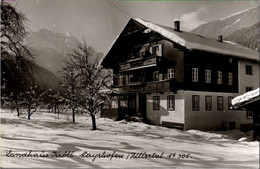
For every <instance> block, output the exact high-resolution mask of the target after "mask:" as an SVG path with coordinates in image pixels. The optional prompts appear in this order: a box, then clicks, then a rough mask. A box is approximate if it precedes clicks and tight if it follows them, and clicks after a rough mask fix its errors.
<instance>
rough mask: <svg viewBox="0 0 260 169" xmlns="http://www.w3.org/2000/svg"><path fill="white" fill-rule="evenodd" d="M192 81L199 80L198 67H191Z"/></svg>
mask: <svg viewBox="0 0 260 169" xmlns="http://www.w3.org/2000/svg"><path fill="white" fill-rule="evenodd" d="M191 76H192V77H191V78H192V79H191V80H192V82H198V81H199V69H198V68H192V75H191Z"/></svg>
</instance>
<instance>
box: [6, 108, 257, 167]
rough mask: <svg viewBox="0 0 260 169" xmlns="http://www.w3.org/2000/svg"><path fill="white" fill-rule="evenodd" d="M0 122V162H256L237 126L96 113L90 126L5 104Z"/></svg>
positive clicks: (170, 164)
mask: <svg viewBox="0 0 260 169" xmlns="http://www.w3.org/2000/svg"><path fill="white" fill-rule="evenodd" d="M1 123H2V125H1V128H2V136H1V137H2V139H1V144H2V146H1V152H2V153H1V154H2V166H3V167H4V168H7V167H12V168H14V167H19V168H21V167H23V168H36V167H37V168H56V167H57V168H66V167H68V168H78V167H81V168H122V167H124V168H137V167H138V168H140V167H142V168H144V167H147V168H151V167H157V168H158V167H164V168H166V167H167V168H170V167H181V168H182V167H187V168H195V167H196V168H201V167H208V168H213V167H215V168H259V142H252V141H251V142H247V141H243V140H245V138H242V139H240V138H241V137H245V136H246V134H244V133H242V132H240V131H237V130H234V131H227V132H217V133H216V132H215V133H212V132H210V133H209V132H201V131H198V130H190V131H186V132H183V131H180V130H176V129H169V128H164V127H160V126H152V125H147V124H143V123H138V122H127V123H126V122H125V121H112V120H110V119H104V118H97V127H98V130H97V131H91V119H90V118H89V117H87V116H79V115H78V116H76V123H75V124H73V123H72V122H71V116H70V115H64V114H63V115H60V117H59V118H57V115H54V114H53V113H47V112H45V113H43V112H37V113H35V114H33V115H32V117H31V120H27V119H26V118H25V115H23V116H22V117H20V119H18V117H17V116H16V112H13V113H12V112H10V111H7V110H1ZM238 139H240V140H239V141H238ZM84 152H85V153H84ZM37 155H38V158H37V157H36V156H37ZM39 156H41V157H39Z"/></svg>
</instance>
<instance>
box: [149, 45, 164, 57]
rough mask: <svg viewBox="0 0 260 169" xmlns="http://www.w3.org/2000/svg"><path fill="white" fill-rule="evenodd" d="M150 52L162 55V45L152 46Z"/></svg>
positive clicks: (154, 54)
mask: <svg viewBox="0 0 260 169" xmlns="http://www.w3.org/2000/svg"><path fill="white" fill-rule="evenodd" d="M150 53H151V54H152V55H153V56H162V45H155V46H153V47H151V48H150Z"/></svg>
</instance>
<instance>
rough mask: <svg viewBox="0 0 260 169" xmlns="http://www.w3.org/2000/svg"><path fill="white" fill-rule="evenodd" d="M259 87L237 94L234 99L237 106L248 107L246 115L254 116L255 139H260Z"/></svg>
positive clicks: (233, 103) (234, 104)
mask: <svg viewBox="0 0 260 169" xmlns="http://www.w3.org/2000/svg"><path fill="white" fill-rule="evenodd" d="M259 90H260V89H259V88H258V89H255V90H253V91H249V92H247V93H245V94H243V95H240V96H237V97H235V98H234V99H233V100H232V105H233V106H234V107H235V108H239V109H246V116H247V117H251V118H253V129H254V140H258V141H260V95H259Z"/></svg>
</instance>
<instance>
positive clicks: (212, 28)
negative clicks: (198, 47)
mask: <svg viewBox="0 0 260 169" xmlns="http://www.w3.org/2000/svg"><path fill="white" fill-rule="evenodd" d="M259 9H260V7H256V8H252V9H248V10H245V11H241V12H237V13H234V14H232V15H230V16H228V17H226V18H222V19H219V20H215V21H212V22H208V23H205V24H202V25H200V26H199V27H197V28H196V29H194V30H192V32H193V33H195V34H199V35H202V36H206V37H211V38H217V36H218V35H223V36H224V38H225V37H226V36H229V35H231V34H232V33H234V32H235V31H237V30H241V29H243V28H248V27H251V26H253V25H254V24H256V23H257V22H258V21H259Z"/></svg>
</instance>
